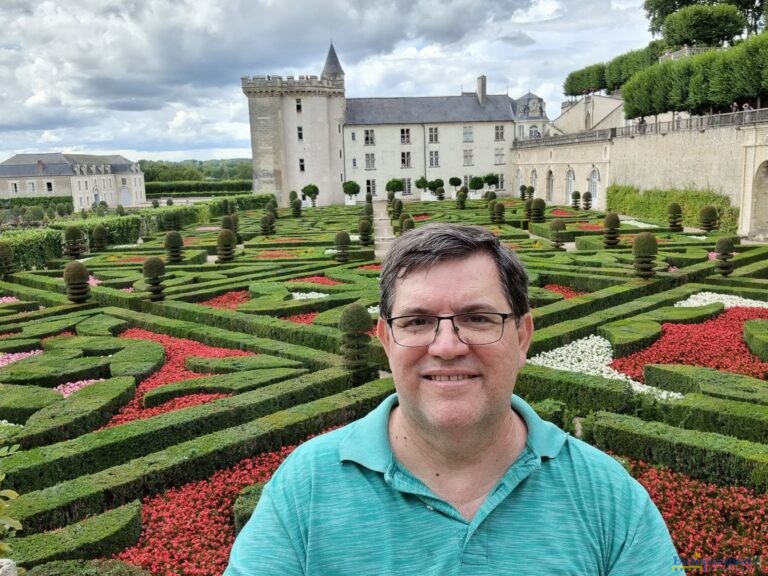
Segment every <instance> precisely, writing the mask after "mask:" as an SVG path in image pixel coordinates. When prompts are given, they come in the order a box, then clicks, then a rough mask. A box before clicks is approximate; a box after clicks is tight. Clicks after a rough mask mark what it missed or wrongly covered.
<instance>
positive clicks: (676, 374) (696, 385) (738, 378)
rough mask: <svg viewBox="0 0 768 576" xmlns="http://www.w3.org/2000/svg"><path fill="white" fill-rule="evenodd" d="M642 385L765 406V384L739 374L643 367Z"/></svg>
mask: <svg viewBox="0 0 768 576" xmlns="http://www.w3.org/2000/svg"><path fill="white" fill-rule="evenodd" d="M643 376H644V378H643V379H644V380H645V383H646V384H648V385H649V386H655V387H656V388H661V389H662V390H671V391H672V392H680V393H682V394H688V393H691V392H693V393H700V394H706V395H707V396H712V397H714V398H723V399H725V400H737V401H740V402H749V403H753V404H760V405H763V406H768V382H765V381H764V380H758V379H757V378H752V377H750V376H744V375H742V374H734V373H732V372H721V371H720V370H712V369H710V368H703V367H701V366H683V365H680V364H646V365H645V367H644V369H643Z"/></svg>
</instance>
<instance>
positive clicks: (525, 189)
mask: <svg viewBox="0 0 768 576" xmlns="http://www.w3.org/2000/svg"><path fill="white" fill-rule="evenodd" d="M527 197H528V187H527V186H526V185H525V184H520V200H525V199H526V198H527Z"/></svg>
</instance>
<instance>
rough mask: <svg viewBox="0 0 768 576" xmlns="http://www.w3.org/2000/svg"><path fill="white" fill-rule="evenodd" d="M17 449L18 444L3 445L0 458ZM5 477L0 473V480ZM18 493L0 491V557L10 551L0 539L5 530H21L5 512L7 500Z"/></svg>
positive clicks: (11, 531)
mask: <svg viewBox="0 0 768 576" xmlns="http://www.w3.org/2000/svg"><path fill="white" fill-rule="evenodd" d="M18 449H19V445H18V444H15V445H13V446H4V447H2V448H0V458H4V457H6V456H10V455H11V454H13V453H14V452H16V451H17V450H18ZM4 479H5V474H0V482H2V481H3V480H4ZM18 497H19V495H18V494H17V493H16V492H15V491H13V490H2V491H0V558H3V557H5V555H6V554H8V552H10V551H11V547H10V546H8V545H7V544H3V542H2V540H3V538H4V537H5V534H6V532H10V534H11V535H13V534H14V532H15V531H16V530H21V528H22V527H21V523H20V522H19V521H18V520H16V519H15V518H11V517H10V516H9V515H8V513H7V512H6V508H8V502H9V501H11V500H15V499H16V498H18Z"/></svg>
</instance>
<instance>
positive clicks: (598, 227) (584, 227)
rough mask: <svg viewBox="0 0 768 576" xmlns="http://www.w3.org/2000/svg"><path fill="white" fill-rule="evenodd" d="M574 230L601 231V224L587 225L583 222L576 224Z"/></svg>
mask: <svg viewBox="0 0 768 576" xmlns="http://www.w3.org/2000/svg"><path fill="white" fill-rule="evenodd" d="M576 228H577V229H578V230H602V229H603V225H602V224H589V223H587V222H583V223H580V224H576Z"/></svg>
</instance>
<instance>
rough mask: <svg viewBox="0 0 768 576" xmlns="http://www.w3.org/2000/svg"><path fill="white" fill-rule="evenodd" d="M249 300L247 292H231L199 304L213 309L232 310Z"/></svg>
mask: <svg viewBox="0 0 768 576" xmlns="http://www.w3.org/2000/svg"><path fill="white" fill-rule="evenodd" d="M250 299H251V295H250V294H249V292H248V290H233V291H232V292H227V293H226V294H222V295H221V296H216V297H215V298H211V299H210V300H205V301H204V302H199V304H202V305H203V306H212V307H213V308H223V309H226V310H234V309H235V308H237V307H238V306H239V305H240V304H242V303H243V302H248V300H250Z"/></svg>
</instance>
